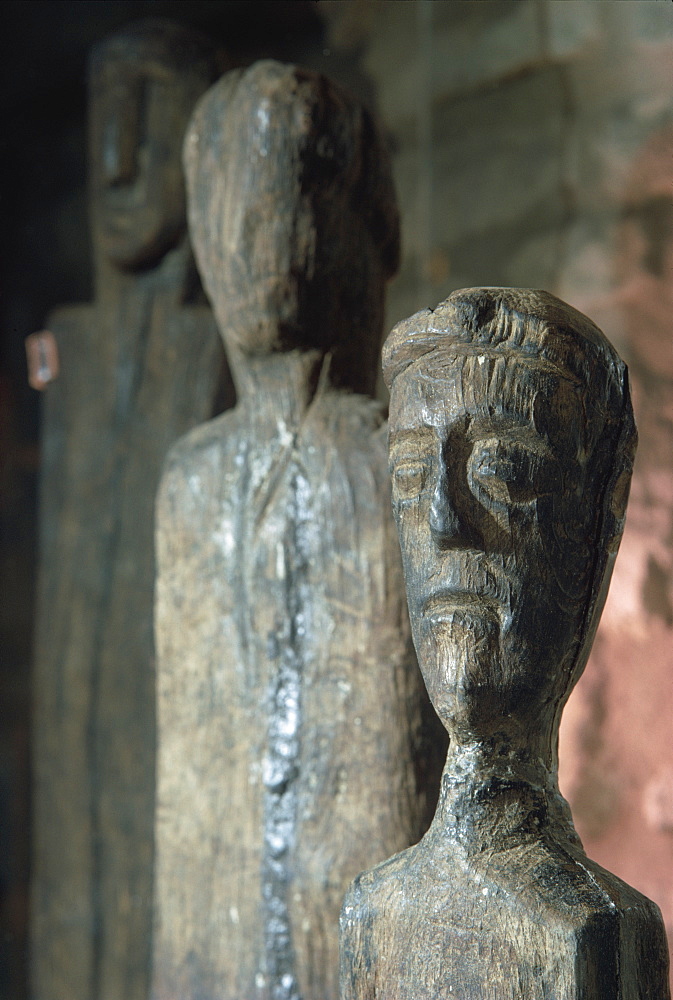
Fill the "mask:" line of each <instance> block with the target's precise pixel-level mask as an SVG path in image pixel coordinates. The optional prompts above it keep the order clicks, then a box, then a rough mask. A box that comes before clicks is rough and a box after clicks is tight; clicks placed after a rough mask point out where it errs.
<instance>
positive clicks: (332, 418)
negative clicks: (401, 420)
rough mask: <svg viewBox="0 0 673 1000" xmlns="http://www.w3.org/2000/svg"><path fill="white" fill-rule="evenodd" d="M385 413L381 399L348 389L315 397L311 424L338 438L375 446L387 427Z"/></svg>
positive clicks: (355, 443) (331, 437)
mask: <svg viewBox="0 0 673 1000" xmlns="http://www.w3.org/2000/svg"><path fill="white" fill-rule="evenodd" d="M384 419H385V412H384V409H383V406H382V405H381V403H379V402H378V400H375V399H370V398H369V396H363V395H361V394H358V393H353V392H346V391H335V390H333V391H330V392H326V393H324V394H322V395H320V396H319V397H317V398H316V399H315V400H314V403H313V405H312V407H311V415H310V418H309V423H311V424H312V425H313V426H314V427H315V426H319V427H320V428H321V429H322V430H323V431H324V433H325V434H326V435H327V436H328V437H329V438H330V439H331V440H334V441H337V442H338V441H341V440H348V441H350V442H351V447H352V446H353V445H354V446H355V447H356V448H357V447H358V446H359V447H366V448H371V446H372V443H373V442H374V441H375V440H378V437H379V435H380V433H381V429H382V427H383V426H384Z"/></svg>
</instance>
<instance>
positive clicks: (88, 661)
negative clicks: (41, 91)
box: [31, 21, 233, 1000]
mask: <svg viewBox="0 0 673 1000" xmlns="http://www.w3.org/2000/svg"><path fill="white" fill-rule="evenodd" d="M216 75H217V66H216V60H215V56H214V53H213V50H212V48H211V46H210V45H209V43H208V42H207V41H206V40H204V39H203V38H201V37H200V36H198V35H195V34H193V33H192V32H191V31H189V30H185V29H184V28H181V27H178V26H176V25H172V24H169V23H167V22H163V21H146V22H139V23H138V24H136V25H133V26H131V27H129V28H128V29H125V30H123V31H121V32H119V33H118V34H115V35H113V36H111V37H110V38H108V39H107V40H105V41H103V42H102V43H101V44H100V45H98V46H97V47H96V49H94V51H93V53H92V57H91V62H90V133H91V143H90V210H91V219H92V237H93V251H94V266H95V299H94V302H93V303H92V304H91V305H81V306H74V307H72V308H66V309H60V310H58V311H57V312H56V313H55V314H54V315H52V316H51V317H50V318H49V327H50V330H51V331H52V333H53V335H54V337H55V340H56V342H57V344H58V353H59V356H60V369H61V370H60V375H59V377H58V378H57V379H56V381H54V382H53V383H52V384H51V385H49V387H48V389H47V391H46V392H45V395H44V402H43V413H42V416H43V422H42V469H41V487H40V492H41V511H40V531H41V539H40V562H41V570H40V583H39V600H38V614H37V635H36V651H35V678H34V690H35V708H34V717H33V719H34V724H33V740H34V758H33V761H34V780H35V798H34V824H33V829H34V848H33V870H32V887H33V888H32V931H31V933H32V958H31V967H32V969H31V977H32V991H33V995H34V996H35V997H45V998H46V997H49V998H51V1000H91V998H93V997H95V998H96V1000H119V998H120V997H125V998H127V1000H132V998H134V1000H145V998H146V997H147V993H148V990H149V974H150V973H149V970H150V954H151V917H152V907H151V895H152V840H153V818H154V771H155V768H154V745H155V742H154V732H155V724H154V714H155V709H154V704H155V700H154V663H153V641H152V608H153V582H154V560H153V523H154V516H153V504H154V495H155V493H156V487H157V484H158V481H159V475H160V468H161V463H162V462H163V459H164V457H165V454H166V452H167V450H168V448H169V447H170V445H171V444H172V443H173V441H174V440H175V439H176V438H177V437H179V436H180V434H182V433H184V432H185V431H186V430H188V429H189V427H191V426H193V425H194V424H195V423H197V422H200V421H202V420H203V419H206V418H207V417H208V416H211V415H212V414H213V412H215V411H214V403H215V399H216V396H217V394H218V392H219V391H220V387H221V386H223V385H226V384H227V377H226V376H225V375H224V374H223V373H224V372H225V371H226V369H224V368H223V358H222V347H221V344H220V342H219V338H218V336H217V332H216V328H215V324H214V320H213V318H212V314H211V312H210V309H209V308H208V307H207V306H206V305H205V304H198V302H197V301H195V289H196V288H198V281H197V280H196V271H195V265H194V262H193V258H192V254H191V250H190V246H189V243H188V239H187V225H186V216H185V196H184V190H183V188H184V182H183V175H182V165H181V159H180V157H181V147H182V137H183V135H184V131H185V128H186V125H187V121H188V118H189V114H190V113H191V110H192V108H193V106H194V104H195V102H196V100H197V98H198V97H199V96H200V94H201V93H202V92H203V91H204V90H205V89H206V88H207V87H208V86H209V84H210V83H211V82H212V81H213V79H214V78H215V76H216ZM42 381H44V380H42ZM228 384H229V385H230V386H231V383H230V381H229V382H228ZM230 394H231V395H233V390H231V392H230Z"/></svg>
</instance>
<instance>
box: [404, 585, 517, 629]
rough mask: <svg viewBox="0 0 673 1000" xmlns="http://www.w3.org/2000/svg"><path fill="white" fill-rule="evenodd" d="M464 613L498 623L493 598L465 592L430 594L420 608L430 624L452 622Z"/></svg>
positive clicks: (498, 617) (449, 591) (498, 616)
mask: <svg viewBox="0 0 673 1000" xmlns="http://www.w3.org/2000/svg"><path fill="white" fill-rule="evenodd" d="M465 612H468V613H469V614H470V616H472V617H475V618H488V619H491V620H492V621H496V622H499V621H500V609H499V606H498V604H497V602H496V601H494V600H493V598H491V597H485V596H484V595H483V594H474V593H471V592H470V591H466V590H442V591H439V592H438V593H435V594H432V595H431V596H430V597H429V598H428V599H427V601H425V603H424V604H423V608H422V614H423V617H424V618H427V619H429V620H430V621H432V622H453V621H455V620H456V616H457V615H460V614H463V613H465Z"/></svg>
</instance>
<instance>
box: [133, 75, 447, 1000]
mask: <svg viewBox="0 0 673 1000" xmlns="http://www.w3.org/2000/svg"><path fill="white" fill-rule="evenodd" d="M185 165H186V175H187V187H188V194H189V219H190V230H191V234H192V239H193V241H194V247H195V253H196V256H197V260H198V263H199V266H200V269H201V273H202V276H203V280H204V284H205V287H206V289H207V291H208V294H209V296H210V298H211V301H212V303H213V307H214V310H215V313H216V315H217V318H218V322H219V326H220V329H221V332H222V336H223V338H224V342H225V345H226V349H227V352H228V354H229V360H230V363H231V367H232V371H233V375H234V380H235V383H236V388H237V393H238V404H237V406H236V408H235V409H234V410H232V411H229V412H228V413H225V414H223V415H222V416H221V417H218V418H217V419H216V420H214V421H212V422H211V423H208V424H206V425H205V426H203V427H201V428H199V429H198V430H196V431H194V432H192V433H191V434H190V435H188V436H187V437H186V438H185V439H183V440H182V441H181V442H180V443H179V444H178V445H177V446H176V447H175V448H174V449H173V450H172V453H171V456H170V459H169V461H168V463H167V465H166V468H165V472H164V476H163V480H162V484H161V487H160V492H159V498H158V507H157V553H158V582H157V605H156V635H157V652H158V704H159V715H158V718H159V749H158V809H157V825H156V845H157V869H156V908H157V912H156V925H157V929H158V930H157V938H156V945H155V958H154V985H153V996H154V998H155V1000H168V998H173V997H178V996H179V997H183V998H193V1000H196V998H197V997H198V998H199V1000H206V998H213V1000H214V998H218V1000H243V998H252V997H256V998H259V1000H262V998H274V1000H282V998H287V1000H291V998H299V997H303V998H306V1000H308V998H314V1000H317V998H319V997H320V998H333V997H336V996H337V995H338V915H339V909H340V906H341V900H342V897H343V893H344V891H345V889H346V886H347V885H348V883H349V882H350V880H351V879H352V878H353V877H354V875H355V874H357V871H358V870H361V869H362V867H363V865H365V864H371V863H373V862H374V861H375V860H376V859H381V858H383V857H385V856H386V854H387V853H389V851H390V849H391V848H392V849H400V848H401V847H403V846H406V845H408V844H409V843H412V842H413V840H414V839H415V838H417V837H418V836H419V835H420V832H421V831H422V829H424V828H425V826H426V825H427V823H425V824H424V817H425V814H426V812H427V805H426V799H425V793H426V788H427V784H428V782H427V781H426V777H427V776H426V775H425V774H424V773H423V768H424V767H427V766H428V765H431V761H426V760H425V758H424V756H423V754H422V752H421V751H422V747H421V746H420V740H421V732H422V726H421V715H422V711H423V708H422V706H423V698H422V684H421V682H420V674H419V673H418V671H417V667H416V665H415V662H414V660H413V653H412V645H411V639H410V634H409V626H408V619H407V616H406V610H405V601H404V588H403V583H402V574H401V565H400V564H399V549H398V547H397V545H396V540H395V537H394V523H393V521H392V517H391V516H390V495H389V477H388V475H387V460H386V455H385V438H384V432H383V427H382V415H381V410H380V407H379V406H378V404H376V403H374V402H373V401H372V399H371V398H370V394H371V393H372V391H373V388H374V382H375V370H376V359H377V356H378V352H379V343H380V334H381V327H382V317H383V299H384V289H385V282H386V279H387V278H388V277H390V275H391V274H392V273H393V272H394V271H395V269H396V267H397V259H398V215H397V209H396V204H395V198H394V192H393V188H392V183H391V179H390V173H389V164H388V159H387V156H386V155H385V152H384V149H383V148H382V145H381V141H380V138H379V136H378V134H377V132H376V130H375V128H374V125H373V122H372V119H371V118H370V116H369V114H368V113H367V112H365V111H364V110H363V109H362V108H360V107H359V106H357V105H356V104H355V103H353V102H352V101H351V100H350V99H349V98H347V97H346V96H345V95H344V94H343V93H342V92H341V91H340V90H339V89H338V88H337V87H336V86H334V85H333V84H331V83H330V82H329V81H328V80H326V79H324V78H323V77H321V76H318V75H316V74H313V73H309V72H306V71H303V70H300V69H298V68H296V67H293V66H284V65H281V64H278V63H275V62H261V63H257V64H256V65H254V66H253V67H251V68H250V69H248V70H246V71H245V72H241V71H235V72H233V73H230V74H228V75H227V76H225V77H224V78H223V79H222V80H221V81H220V82H219V83H218V84H217V85H216V86H215V87H213V88H212V89H211V90H210V91H209V93H208V94H207V95H206V96H205V97H204V98H203V99H202V101H201V103H200V104H199V106H198V108H197V110H196V112H195V115H194V118H193V121H192V124H191V126H190V129H189V131H188V134H187V137H186V140H185ZM440 766H441V765H440ZM435 795H436V787H435ZM367 859H371V860H367Z"/></svg>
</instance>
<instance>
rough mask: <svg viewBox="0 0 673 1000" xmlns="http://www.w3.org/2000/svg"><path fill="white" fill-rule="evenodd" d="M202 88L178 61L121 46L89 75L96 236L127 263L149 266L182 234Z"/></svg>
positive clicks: (109, 254) (114, 258)
mask: <svg viewBox="0 0 673 1000" xmlns="http://www.w3.org/2000/svg"><path fill="white" fill-rule="evenodd" d="M195 98H196V94H190V93H189V92H188V87H187V86H186V84H185V81H184V79H183V77H182V76H181V75H180V74H179V73H178V72H177V71H176V70H174V69H171V68H170V67H167V66H166V65H163V64H161V63H159V62H158V61H155V60H151V59H149V58H148V59H147V60H145V61H143V60H141V59H139V58H134V59H124V58H123V56H122V55H121V54H119V55H117V56H114V55H109V56H108V58H106V59H105V60H103V61H102V62H100V63H99V64H98V65H96V66H95V67H94V70H93V73H92V79H91V126H90V127H91V137H90V146H91V176H92V191H91V194H92V207H93V215H94V224H95V231H96V243H97V246H98V247H100V249H101V250H102V252H103V254H104V256H105V257H106V258H107V259H108V260H109V261H111V262H112V263H113V264H115V265H117V266H118V267H119V268H121V269H123V270H135V269H138V268H145V267H150V266H152V265H153V264H155V263H156V262H157V261H158V260H160V259H161V257H163V256H164V254H165V253H166V252H167V251H168V250H170V249H171V248H172V247H174V246H175V245H176V244H177V243H178V242H179V241H180V239H181V238H182V236H183V234H184V232H185V227H186V221H185V194H184V183H183V177H182V165H181V146H182V137H183V135H184V131H185V128H186V124H187V120H188V115H189V112H190V108H191V105H192V104H193V102H194V100H195Z"/></svg>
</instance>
